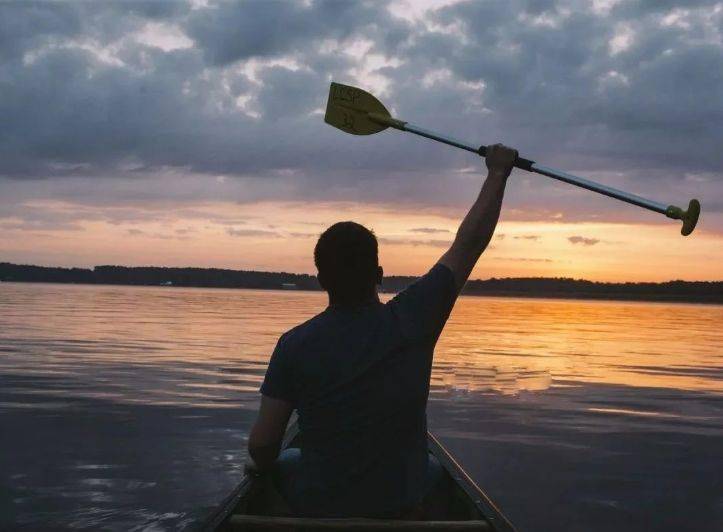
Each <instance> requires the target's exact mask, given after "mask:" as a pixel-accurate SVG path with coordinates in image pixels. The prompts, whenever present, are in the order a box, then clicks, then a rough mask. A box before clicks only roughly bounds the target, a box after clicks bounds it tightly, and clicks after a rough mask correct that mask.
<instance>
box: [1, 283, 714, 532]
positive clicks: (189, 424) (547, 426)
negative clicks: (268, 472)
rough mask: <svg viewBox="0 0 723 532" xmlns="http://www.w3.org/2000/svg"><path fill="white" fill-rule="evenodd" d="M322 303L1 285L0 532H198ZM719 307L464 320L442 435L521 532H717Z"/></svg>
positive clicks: (579, 310) (451, 332) (434, 400)
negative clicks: (301, 326) (284, 345)
mask: <svg viewBox="0 0 723 532" xmlns="http://www.w3.org/2000/svg"><path fill="white" fill-rule="evenodd" d="M324 305H325V297H324V295H323V294H321V293H305V292H274V291H252V290H207V289H181V288H135V287H109V286H108V287H104V286H103V287H97V286H64V285H42V284H28V285H22V284H8V283H2V284H0V529H3V530H4V529H11V530H14V529H33V530H34V529H44V528H53V529H57V528H67V529H83V528H85V529H94V530H100V529H108V530H178V529H185V528H192V527H193V526H194V524H197V523H198V521H199V520H200V519H202V518H203V517H204V515H206V513H207V512H208V511H209V509H210V508H212V507H213V506H214V504H216V503H217V502H219V501H220V500H221V499H222V498H223V497H224V496H225V495H226V494H227V493H228V492H229V490H230V489H231V488H232V487H233V486H234V485H235V484H236V483H237V482H238V480H239V479H240V477H241V474H242V466H243V462H244V448H245V444H246V435H247V433H248V429H249V426H250V424H251V422H252V420H253V414H254V411H255V408H256V405H257V392H256V390H257V389H258V386H259V384H260V381H261V378H262V376H263V372H264V369H265V364H266V362H267V360H268V357H269V354H270V352H271V349H272V348H273V346H274V344H275V341H276V338H277V337H278V336H279V334H280V333H282V332H283V331H284V330H285V329H287V328H289V327H291V326H293V325H295V324H296V323H298V322H299V321H301V320H304V319H306V318H308V317H310V316H312V315H313V314H315V313H317V312H319V311H320V310H322V309H323V307H324ZM722 378H723V307H721V306H702V305H671V304H653V303H620V302H589V301H565V300H554V301H553V300H532V299H502V298H472V297H467V298H461V299H460V301H459V302H458V304H457V307H456V308H455V310H454V312H453V314H452V318H451V320H450V322H449V324H448V325H447V328H446V329H445V332H444V333H443V335H442V338H441V340H440V343H439V345H438V347H437V353H436V360H435V369H434V375H433V382H432V394H431V397H430V405H429V420H430V428H431V429H432V430H434V431H435V432H436V433H437V435H438V436H439V437H440V438H441V439H442V440H443V442H444V443H445V444H447V445H448V447H449V448H450V450H451V451H452V452H453V453H454V454H455V455H456V456H457V457H458V459H459V461H460V462H461V463H462V464H463V465H464V467H465V468H466V469H467V471H468V472H469V473H470V475H471V476H472V477H473V478H474V479H475V480H476V481H477V482H478V484H480V486H481V487H482V488H483V489H485V490H486V491H487V492H488V494H489V495H490V496H491V497H492V498H493V499H494V500H495V501H497V502H498V504H499V506H500V507H501V508H502V509H503V510H504V512H505V513H506V514H507V515H508V517H509V518H510V519H511V520H512V521H513V522H514V523H515V524H516V525H517V526H518V527H519V529H520V530H522V531H547V530H553V529H554V530H567V531H580V530H586V531H595V530H600V531H602V530H605V531H609V530H612V529H615V530H630V531H638V530H660V531H662V530H666V531H667V530H670V531H673V530H675V531H679V530H698V531H705V530H711V531H712V530H721V528H720V526H721V524H722V523H723V484H722V483H721V478H722V477H723V416H722V411H723V403H722V402H721V401H722V399H723V383H722Z"/></svg>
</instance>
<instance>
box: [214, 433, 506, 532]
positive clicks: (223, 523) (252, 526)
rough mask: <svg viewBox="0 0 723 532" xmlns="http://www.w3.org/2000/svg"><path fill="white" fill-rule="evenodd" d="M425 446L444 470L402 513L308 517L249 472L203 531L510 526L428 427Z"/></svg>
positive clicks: (291, 437)
mask: <svg viewBox="0 0 723 532" xmlns="http://www.w3.org/2000/svg"><path fill="white" fill-rule="evenodd" d="M428 443H429V450H430V452H432V453H433V454H434V455H435V456H436V457H437V459H438V460H439V462H440V464H441V465H442V467H443V469H444V471H445V476H444V478H443V480H442V482H441V483H440V485H439V486H438V487H437V489H436V490H435V492H434V493H433V494H431V495H430V497H429V498H428V499H426V500H425V502H424V503H423V504H422V505H421V506H420V507H419V508H418V509H417V510H416V511H415V512H413V513H412V514H410V515H408V516H405V518H404V519H398V520H388V519H363V518H348V519H347V518H345V519H312V518H299V517H294V516H293V515H292V514H291V511H290V509H289V508H288V506H287V505H286V503H285V502H284V500H283V499H282V498H281V497H280V496H279V495H278V494H277V493H276V490H274V489H273V486H272V485H271V480H270V479H269V478H267V477H263V476H254V475H249V474H247V475H246V476H245V477H244V479H243V480H242V481H241V483H240V484H239V486H238V487H237V488H236V489H235V490H234V492H233V493H232V494H231V495H230V496H229V497H228V498H227V499H226V500H225V501H224V502H223V503H222V504H221V505H220V506H219V507H218V509H217V510H216V511H215V512H214V513H213V515H212V516H211V517H210V518H209V520H208V521H207V522H206V524H205V526H204V527H203V530H205V531H211V530H216V531H230V530H244V531H257V530H258V531H261V530H300V531H301V530H344V531H349V530H370V531H371V530H479V531H495V532H514V528H513V527H512V525H511V524H510V523H509V521H507V519H505V517H504V516H503V515H502V514H501V513H500V511H499V510H498V509H497V508H496V507H495V506H494V504H493V503H492V502H491V501H490V500H489V498H488V497H487V496H486V495H485V494H484V492H482V490H480V488H479V487H478V486H477V485H476V484H475V483H474V482H473V481H472V480H471V479H470V478H469V477H468V476H467V474H466V473H465V472H464V470H462V468H461V467H460V466H459V465H458V464H457V463H456V462H455V461H454V459H453V458H452V457H451V455H450V454H449V453H448V452H447V451H446V450H445V449H444V447H443V446H442V445H441V444H440V443H439V441H437V439H436V438H435V437H434V436H433V435H432V434H431V433H430V434H429V435H428ZM299 444H300V434H299V431H298V427H297V426H296V424H295V423H294V424H292V425H291V426H290V427H289V430H288V431H287V434H286V437H285V440H284V444H283V448H287V447H298V446H299Z"/></svg>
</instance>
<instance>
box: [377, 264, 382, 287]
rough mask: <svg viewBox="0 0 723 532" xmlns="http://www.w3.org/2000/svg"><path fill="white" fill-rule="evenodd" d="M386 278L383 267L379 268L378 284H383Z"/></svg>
mask: <svg viewBox="0 0 723 532" xmlns="http://www.w3.org/2000/svg"><path fill="white" fill-rule="evenodd" d="M383 278H384V268H382V267H381V266H377V284H379V285H380V284H382V279H383Z"/></svg>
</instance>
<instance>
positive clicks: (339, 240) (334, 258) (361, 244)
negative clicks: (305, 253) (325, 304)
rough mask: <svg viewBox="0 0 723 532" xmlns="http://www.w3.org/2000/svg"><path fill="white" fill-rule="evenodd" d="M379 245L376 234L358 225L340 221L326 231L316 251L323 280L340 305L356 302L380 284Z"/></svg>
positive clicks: (327, 289) (322, 282) (318, 268)
mask: <svg viewBox="0 0 723 532" xmlns="http://www.w3.org/2000/svg"><path fill="white" fill-rule="evenodd" d="M378 254H379V246H378V244H377V237H376V236H374V233H373V232H372V231H370V230H369V229H367V228H366V227H364V226H363V225H360V224H358V223H356V222H338V223H335V224H334V225H332V226H331V227H329V228H328V229H327V230H326V231H324V232H323V233H322V234H321V236H320V237H319V240H318V241H317V243H316V247H315V248H314V263H315V264H316V269H317V270H318V271H319V281H320V282H321V285H322V288H324V290H326V291H327V292H329V295H330V296H331V297H332V298H333V299H335V300H337V301H340V302H346V303H354V302H358V301H360V300H361V299H363V298H365V297H367V296H368V294H369V289H370V287H373V286H374V285H375V284H376V283H377V281H378V275H379V274H378V271H379V255H378Z"/></svg>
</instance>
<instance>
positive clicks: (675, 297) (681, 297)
mask: <svg viewBox="0 0 723 532" xmlns="http://www.w3.org/2000/svg"><path fill="white" fill-rule="evenodd" d="M415 279H416V277H413V276H390V277H385V278H384V281H383V283H382V290H383V291H384V292H388V293H394V292H398V291H400V290H402V289H403V288H404V287H406V286H408V285H409V284H410V283H412V282H414V280H415ZM0 281H4V282H19V283H61V284H90V285H127V286H175V287H195V288H242V289H243V288H246V289H262V290H268V289H272V290H284V289H286V290H309V291H319V290H321V287H320V286H319V283H318V281H317V280H316V277H315V276H313V275H308V274H296V273H287V272H263V271H247V270H224V269H218V268H162V267H126V266H96V267H94V268H93V269H88V268H55V267H47V266H33V265H19V264H11V263H6V262H0ZM462 293H463V294H464V295H473V296H491V297H525V298H550V299H592V300H612V301H658V302H668V303H713V304H723V281H668V282H664V283H601V282H593V281H586V280H581V279H569V278H548V277H531V278H505V279H497V278H492V279H487V280H480V279H475V280H471V281H469V282H468V283H467V285H466V286H465V288H464V290H463V292H462Z"/></svg>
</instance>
